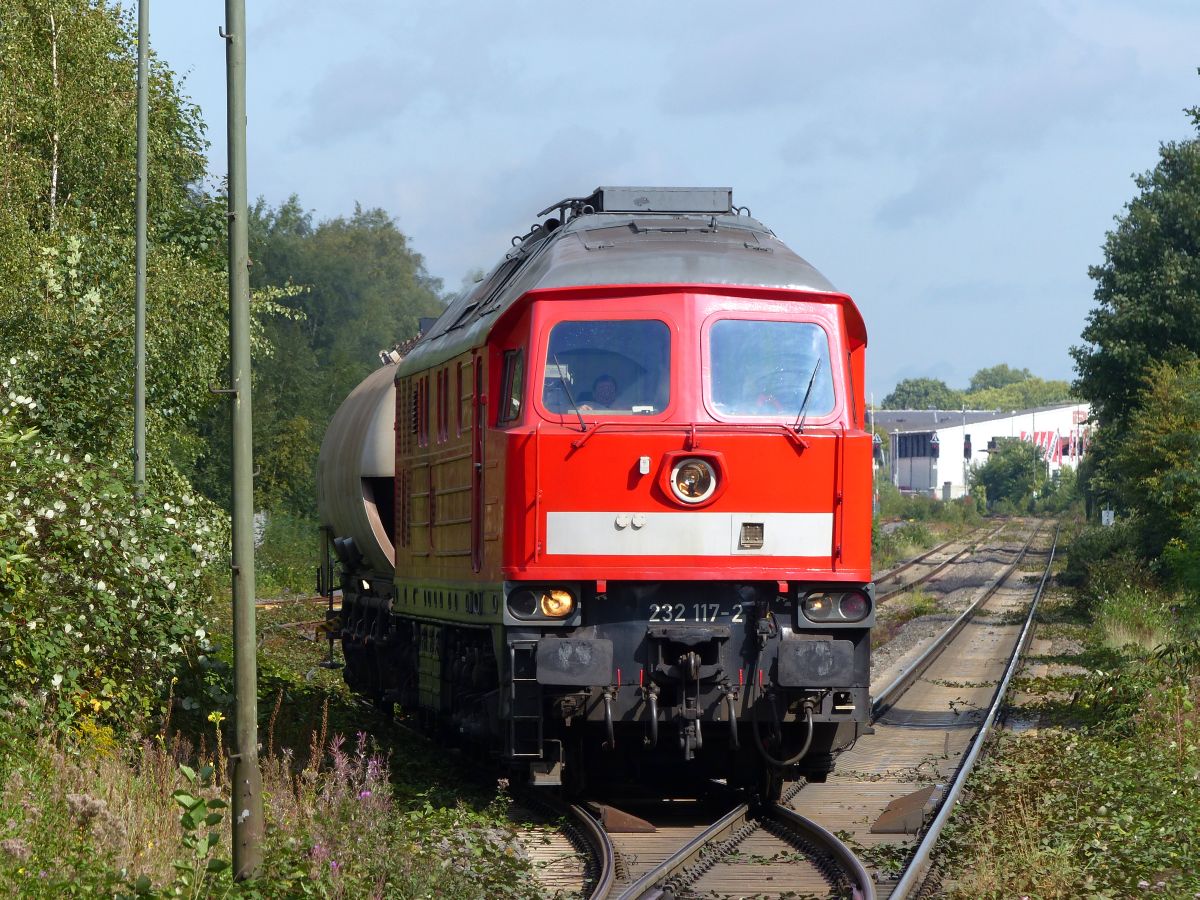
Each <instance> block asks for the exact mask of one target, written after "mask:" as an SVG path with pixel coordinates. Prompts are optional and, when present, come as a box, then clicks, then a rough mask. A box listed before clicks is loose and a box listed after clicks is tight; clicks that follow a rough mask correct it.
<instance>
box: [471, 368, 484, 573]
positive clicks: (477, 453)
mask: <svg viewBox="0 0 1200 900" xmlns="http://www.w3.org/2000/svg"><path fill="white" fill-rule="evenodd" d="M483 370H484V357H483V354H482V353H481V352H479V351H476V352H475V353H474V355H473V357H472V360H471V371H472V373H473V377H474V382H475V383H474V388H473V390H472V393H471V568H472V569H473V570H474V571H476V572H478V571H479V570H480V569H482V568H483V442H484V435H485V427H486V425H487V397H486V396H485V395H484V392H483Z"/></svg>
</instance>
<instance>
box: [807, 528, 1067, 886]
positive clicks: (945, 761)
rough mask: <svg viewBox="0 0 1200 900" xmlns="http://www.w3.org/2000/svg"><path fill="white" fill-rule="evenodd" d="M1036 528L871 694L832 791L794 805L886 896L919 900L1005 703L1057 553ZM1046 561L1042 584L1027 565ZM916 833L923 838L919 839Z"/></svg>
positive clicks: (815, 788)
mask: <svg viewBox="0 0 1200 900" xmlns="http://www.w3.org/2000/svg"><path fill="white" fill-rule="evenodd" d="M1039 537H1041V531H1040V528H1036V529H1034V532H1033V533H1032V534H1031V535H1030V536H1029V539H1028V540H1027V541H1026V542H1025V544H1024V546H1023V547H1022V548H1021V550H1020V552H1019V553H1018V556H1017V559H1016V560H1015V561H1014V562H1013V563H1011V564H1010V565H1009V566H1007V567H1006V568H1005V569H1004V570H1003V571H1002V572H1001V573H1000V574H999V575H998V576H997V577H996V578H994V579H993V580H992V581H991V582H990V583H989V584H986V585H984V586H983V587H981V588H980V590H979V594H978V596H977V598H976V599H975V601H974V602H973V603H972V604H971V605H970V606H969V608H968V609H967V610H966V611H965V612H964V613H963V614H962V615H960V616H959V617H958V618H957V619H955V620H954V621H953V622H952V623H951V624H950V625H949V626H948V627H947V628H946V629H945V631H943V632H942V634H941V635H939V636H938V638H937V639H936V640H933V641H931V642H929V643H928V644H927V645H926V646H924V647H923V648H922V649H921V650H920V651H919V653H918V654H917V656H916V657H915V659H913V660H912V661H911V662H909V663H908V664H906V665H905V666H904V667H903V669H902V671H901V672H900V673H899V674H897V675H896V676H895V677H893V678H891V679H890V680H889V682H888V683H887V684H885V685H882V686H880V687H878V688H877V689H873V691H872V693H873V694H874V696H875V701H874V703H873V705H872V713H873V719H874V723H873V729H874V733H873V734H868V735H864V736H863V737H861V738H860V739H859V740H858V741H857V742H856V744H855V745H853V746H852V747H851V748H849V749H847V750H846V751H845V752H843V753H842V754H841V755H840V756H839V758H838V766H837V769H836V770H835V772H834V773H833V774H832V775H830V777H829V780H828V781H827V782H826V783H825V784H814V785H807V786H805V787H804V789H803V790H802V791H801V792H799V793H798V794H797V795H796V797H794V798H793V800H792V805H793V806H795V807H796V808H797V809H799V810H800V811H801V812H803V813H804V814H805V815H808V816H809V817H811V818H813V819H815V820H816V821H819V822H821V823H822V824H823V825H824V826H825V827H827V828H830V829H833V830H836V831H837V833H838V835H839V836H841V837H843V838H845V840H846V842H847V844H848V845H849V846H850V847H851V848H853V849H854V850H855V852H856V853H857V854H858V855H859V856H860V858H862V859H863V860H864V862H865V863H866V865H867V868H868V870H869V871H870V873H871V875H872V878H873V879H874V881H875V883H876V890H877V893H878V896H879V897H881V898H882V897H892V898H899V897H908V896H913V895H914V892H915V891H916V890H917V888H918V887H919V885H920V881H921V879H922V878H923V877H924V876H925V874H926V872H927V871H928V866H929V860H930V858H931V853H932V848H933V846H934V843H935V842H936V840H937V836H938V834H939V833H940V831H941V828H942V825H943V824H944V823H945V821H946V820H947V819H948V817H949V815H950V813H951V811H952V809H953V805H954V802H955V800H956V799H957V797H958V796H959V794H960V792H961V790H962V786H963V784H964V783H965V781H966V779H967V777H968V775H969V774H970V771H971V769H972V767H973V765H974V763H975V761H976V760H977V759H978V757H979V754H980V752H981V751H982V748H983V745H984V743H985V741H986V739H987V736H988V734H989V733H990V730H991V728H992V726H993V725H994V723H995V721H996V719H997V716H998V715H999V712H1000V710H1001V708H1002V706H1003V703H1004V697H1005V693H1006V691H1007V688H1008V684H1009V682H1010V681H1011V679H1012V677H1013V674H1014V673H1015V672H1016V670H1017V669H1018V667H1019V666H1020V661H1021V655H1022V653H1023V652H1024V649H1025V647H1026V646H1027V645H1028V642H1029V639H1030V636H1031V634H1032V624H1033V620H1034V616H1035V615H1036V611H1037V605H1038V602H1039V601H1040V599H1041V595H1042V592H1043V590H1044V588H1045V583H1046V580H1047V578H1048V575H1049V572H1050V565H1051V564H1052V562H1053V558H1054V553H1055V549H1056V546H1057V531H1055V533H1054V535H1053V536H1052V538H1051V539H1050V540H1049V542H1048V543H1049V546H1048V547H1046V548H1038V547H1035V544H1036V543H1037V542H1038V539H1039ZM1035 556H1036V557H1044V560H1045V562H1044V566H1041V565H1040V566H1039V570H1040V571H1039V573H1038V576H1035V581H1036V586H1032V585H1030V584H1029V583H1027V582H1026V581H1025V578H1024V577H1023V576H1024V574H1025V570H1024V569H1023V568H1022V566H1023V563H1024V562H1025V561H1026V560H1027V559H1029V558H1031V557H1035ZM918 836H919V837H920V840H919V841H918Z"/></svg>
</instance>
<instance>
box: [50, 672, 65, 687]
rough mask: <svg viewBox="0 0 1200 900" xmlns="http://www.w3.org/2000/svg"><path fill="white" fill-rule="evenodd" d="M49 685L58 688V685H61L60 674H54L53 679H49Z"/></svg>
mask: <svg viewBox="0 0 1200 900" xmlns="http://www.w3.org/2000/svg"><path fill="white" fill-rule="evenodd" d="M50 683H51V684H52V685H54V686H55V687H58V686H59V685H60V684H62V673H61V672H55V673H54V677H53V678H51V679H50Z"/></svg>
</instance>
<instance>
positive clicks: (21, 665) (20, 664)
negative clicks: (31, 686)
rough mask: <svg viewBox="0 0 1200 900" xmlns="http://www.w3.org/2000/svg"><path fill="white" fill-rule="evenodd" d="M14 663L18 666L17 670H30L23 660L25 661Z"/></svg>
mask: <svg viewBox="0 0 1200 900" xmlns="http://www.w3.org/2000/svg"><path fill="white" fill-rule="evenodd" d="M13 663H14V664H15V665H16V666H17V668H19V669H28V668H29V666H27V665H25V660H23V659H14V660H13Z"/></svg>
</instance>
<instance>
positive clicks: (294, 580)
mask: <svg viewBox="0 0 1200 900" xmlns="http://www.w3.org/2000/svg"><path fill="white" fill-rule="evenodd" d="M320 547H321V544H320V537H319V534H318V531H317V523H316V520H314V519H308V518H305V517H303V516H297V515H293V514H292V513H287V512H272V513H269V514H268V517H267V527H266V530H265V531H264V532H263V537H262V543H261V544H259V546H258V548H257V549H256V550H255V551H254V577H255V582H256V583H255V593H257V594H258V596H259V597H287V596H291V595H294V594H303V595H308V596H311V595H313V594H315V593H316V569H317V563H318V562H319V560H320V555H321V553H320Z"/></svg>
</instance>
